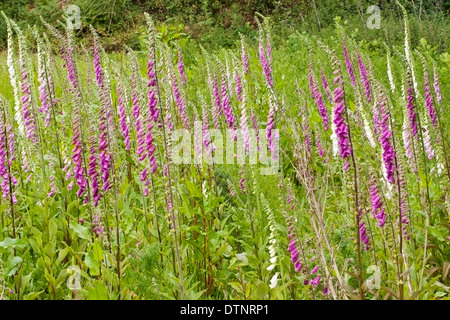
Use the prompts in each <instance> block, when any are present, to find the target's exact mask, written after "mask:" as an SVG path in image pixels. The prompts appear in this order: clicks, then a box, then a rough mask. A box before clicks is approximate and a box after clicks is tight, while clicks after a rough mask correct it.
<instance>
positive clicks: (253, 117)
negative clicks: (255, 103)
mask: <svg viewBox="0 0 450 320" xmlns="http://www.w3.org/2000/svg"><path fill="white" fill-rule="evenodd" d="M250 118H251V119H252V127H253V130H255V134H256V145H257V148H258V151H259V149H260V147H259V130H258V122H257V121H256V116H255V114H254V113H253V108H252V111H251V113H250Z"/></svg>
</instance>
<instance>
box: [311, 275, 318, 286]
mask: <svg viewBox="0 0 450 320" xmlns="http://www.w3.org/2000/svg"><path fill="white" fill-rule="evenodd" d="M319 282H320V276H317V277H316V278H315V279H314V280H311V284H312V285H313V286H315V287H317V286H318V285H319Z"/></svg>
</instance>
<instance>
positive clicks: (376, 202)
mask: <svg viewBox="0 0 450 320" xmlns="http://www.w3.org/2000/svg"><path fill="white" fill-rule="evenodd" d="M370 203H371V204H372V216H373V218H374V219H377V220H378V226H379V227H382V226H383V225H384V223H385V221H386V215H385V213H384V208H382V204H381V198H380V195H379V194H378V190H377V186H376V184H375V179H374V178H373V177H372V178H371V179H370Z"/></svg>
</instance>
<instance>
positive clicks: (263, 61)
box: [258, 35, 273, 89]
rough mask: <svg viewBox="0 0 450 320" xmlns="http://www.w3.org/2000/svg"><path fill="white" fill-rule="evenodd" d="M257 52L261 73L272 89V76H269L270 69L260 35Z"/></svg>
mask: <svg viewBox="0 0 450 320" xmlns="http://www.w3.org/2000/svg"><path fill="white" fill-rule="evenodd" d="M269 48H270V47H269ZM258 52H259V61H260V62H261V66H262V68H263V72H264V75H265V77H266V80H267V84H268V86H269V88H271V89H272V88H273V81H272V74H271V70H270V69H271V68H270V66H269V62H268V61H267V59H268V57H267V56H268V53H267V56H266V52H265V51H264V45H263V40H262V37H261V35H260V38H259V46H258Z"/></svg>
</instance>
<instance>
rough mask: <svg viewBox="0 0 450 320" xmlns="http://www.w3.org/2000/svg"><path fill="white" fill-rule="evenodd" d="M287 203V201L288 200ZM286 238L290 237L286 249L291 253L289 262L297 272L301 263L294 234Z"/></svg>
mask: <svg viewBox="0 0 450 320" xmlns="http://www.w3.org/2000/svg"><path fill="white" fill-rule="evenodd" d="M288 203H289V201H288ZM291 229H292V227H291V226H289V228H288V231H289V232H290V231H291ZM288 238H289V239H291V240H290V241H289V246H288V251H289V252H290V254H291V262H292V264H293V265H294V268H295V272H299V271H300V270H301V269H302V263H301V262H300V260H299V258H298V256H299V252H298V248H297V243H296V241H295V239H294V235H293V234H292V233H289V234H288Z"/></svg>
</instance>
